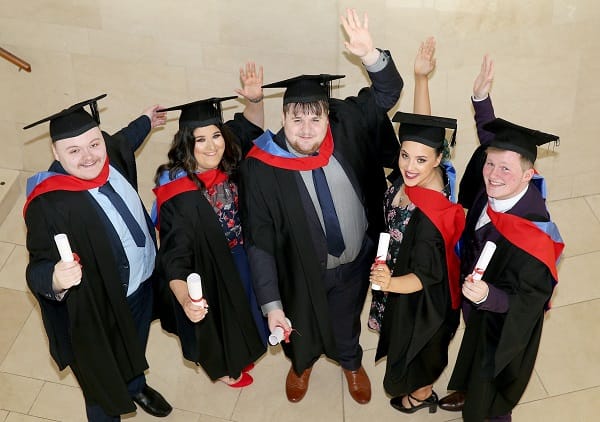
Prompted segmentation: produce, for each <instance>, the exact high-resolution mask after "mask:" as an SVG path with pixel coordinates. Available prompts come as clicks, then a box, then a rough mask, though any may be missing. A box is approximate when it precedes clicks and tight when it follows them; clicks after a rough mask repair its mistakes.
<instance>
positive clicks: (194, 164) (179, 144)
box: [154, 124, 242, 189]
mask: <svg viewBox="0 0 600 422" xmlns="http://www.w3.org/2000/svg"><path fill="white" fill-rule="evenodd" d="M215 126H216V127H217V128H218V129H219V131H220V132H221V134H222V135H223V139H224V140H225V151H224V152H223V157H222V158H221V162H220V163H219V167H218V168H219V169H220V170H221V171H223V172H225V173H227V174H228V175H229V176H230V177H235V176H236V175H237V170H238V167H239V162H240V160H241V157H242V152H241V148H240V146H239V144H238V140H237V138H236V136H235V135H234V134H233V132H232V131H231V129H229V128H228V127H227V126H226V125H224V124H218V125H215ZM194 129H195V128H190V127H183V128H181V129H179V131H177V133H176V134H175V136H173V141H172V142H171V148H170V149H169V153H168V154H167V156H168V158H169V161H168V162H167V163H164V164H161V165H160V166H159V167H158V169H157V170H156V175H155V176H154V183H155V184H158V181H159V178H160V175H161V174H162V173H163V172H164V171H166V170H168V171H169V179H171V180H173V179H174V178H175V175H176V174H177V173H178V172H179V171H181V170H183V171H185V173H186V174H187V177H188V178H189V179H190V180H192V181H193V182H194V183H195V184H196V185H197V186H198V188H199V189H204V184H203V183H202V182H201V181H200V180H199V179H198V178H197V177H194V174H195V172H196V169H197V168H198V161H197V160H196V157H195V156H194V146H195V144H196V138H195V137H194Z"/></svg>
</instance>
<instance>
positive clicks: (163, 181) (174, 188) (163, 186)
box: [152, 169, 228, 227]
mask: <svg viewBox="0 0 600 422" xmlns="http://www.w3.org/2000/svg"><path fill="white" fill-rule="evenodd" d="M195 176H196V177H197V178H198V179H199V180H201V181H202V183H204V186H205V187H206V189H210V188H212V187H213V186H214V185H218V184H220V183H223V182H225V181H226V180H227V178H228V176H227V173H225V172H223V171H222V170H220V169H212V170H207V171H204V172H202V173H195ZM158 184H159V186H157V187H155V188H154V189H152V192H154V195H156V201H155V202H154V204H153V206H152V221H153V222H154V224H155V225H156V226H157V227H158V225H159V217H160V207H161V206H162V204H164V203H165V202H167V201H168V200H169V199H171V198H173V197H175V196H177V195H179V194H182V193H185V192H190V191H195V190H198V186H197V185H196V183H194V181H193V180H191V179H190V178H189V177H187V173H186V172H185V171H179V172H178V173H177V174H176V175H175V179H173V180H171V179H170V178H169V171H168V170H165V171H164V172H163V173H162V174H161V175H160V177H159V180H158Z"/></svg>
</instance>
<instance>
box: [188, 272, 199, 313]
mask: <svg viewBox="0 0 600 422" xmlns="http://www.w3.org/2000/svg"><path fill="white" fill-rule="evenodd" d="M186 281H187V287H188V294H189V295H190V299H192V302H193V303H194V305H199V306H200V300H201V299H202V279H201V278H200V274H198V273H191V274H190V275H188V276H187V280H186Z"/></svg>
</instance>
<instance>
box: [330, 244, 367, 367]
mask: <svg viewBox="0 0 600 422" xmlns="http://www.w3.org/2000/svg"><path fill="white" fill-rule="evenodd" d="M374 256H375V245H374V243H373V241H372V240H371V239H370V238H369V237H368V236H365V240H364V242H363V245H362V248H361V251H360V253H359V254H358V256H357V257H356V259H355V260H354V261H352V262H350V263H348V264H344V265H340V266H338V267H336V268H332V269H330V270H327V271H326V274H325V279H324V283H325V290H326V292H327V302H328V305H329V315H330V316H331V323H332V326H333V333H334V336H335V342H336V346H337V350H338V357H339V363H340V365H341V366H342V368H344V369H348V370H351V371H354V370H357V369H358V368H360V366H361V362H362V355H363V350H362V347H361V346H360V344H359V337H360V330H361V323H360V313H361V312H362V309H363V306H364V303H365V299H366V297H367V291H368V289H369V273H370V271H371V265H372V264H373V259H374Z"/></svg>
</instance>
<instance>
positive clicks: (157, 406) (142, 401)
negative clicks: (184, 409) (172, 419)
mask: <svg viewBox="0 0 600 422" xmlns="http://www.w3.org/2000/svg"><path fill="white" fill-rule="evenodd" d="M132 399H133V401H134V402H135V403H136V404H137V405H138V406H140V407H141V408H142V409H144V411H145V412H146V413H149V414H150V415H152V416H156V417H157V418H164V417H165V416H167V415H168V414H169V413H171V410H173V408H172V407H171V405H170V404H169V403H168V402H167V401H166V400H165V398H164V397H163V396H162V395H161V394H160V393H159V392H158V391H156V390H154V389H153V388H151V387H150V386H149V385H145V386H144V388H143V389H142V391H141V392H140V393H137V394H136V395H134V396H133V397H132Z"/></svg>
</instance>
